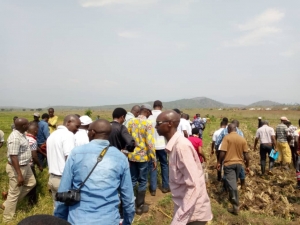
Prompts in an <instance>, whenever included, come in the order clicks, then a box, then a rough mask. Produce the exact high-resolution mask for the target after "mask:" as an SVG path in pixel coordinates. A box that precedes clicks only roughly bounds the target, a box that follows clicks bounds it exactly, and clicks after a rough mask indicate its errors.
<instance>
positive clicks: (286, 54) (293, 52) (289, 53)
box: [280, 43, 300, 58]
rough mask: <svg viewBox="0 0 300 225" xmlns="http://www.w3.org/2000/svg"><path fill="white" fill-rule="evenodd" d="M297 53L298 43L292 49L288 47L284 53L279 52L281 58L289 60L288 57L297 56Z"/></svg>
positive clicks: (299, 45)
mask: <svg viewBox="0 0 300 225" xmlns="http://www.w3.org/2000/svg"><path fill="white" fill-rule="evenodd" d="M299 52H300V43H296V44H294V45H292V47H290V48H289V49H287V50H286V51H284V52H281V53H280V55H281V56H283V57H287V58H290V57H292V56H294V55H296V54H298V53H299Z"/></svg>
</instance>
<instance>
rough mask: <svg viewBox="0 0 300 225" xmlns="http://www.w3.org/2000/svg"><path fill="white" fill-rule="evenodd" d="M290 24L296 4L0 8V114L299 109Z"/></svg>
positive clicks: (118, 0) (189, 1) (298, 31)
mask: <svg viewBox="0 0 300 225" xmlns="http://www.w3.org/2000/svg"><path fill="white" fill-rule="evenodd" d="M299 21H300V1H299V0H289V1H282V0H281V1H276V0H269V1H267V0H264V1H261V0H251V1H230V0H228V1H220V0H219V1H213V0H210V1H208V0H198V1H197V0H182V1H178V0H51V1H41V0H26V1H24V0H2V1H0V29H1V35H0V76H1V79H0V80H1V82H0V84H1V88H0V96H1V98H0V106H22V107H46V106H50V105H52V106H53V105H76V106H96V105H106V104H119V103H120V104H123V103H131V102H146V101H151V100H157V99H160V100H162V101H169V100H177V99H182V98H193V97H202V96H205V97H209V98H212V99H214V100H217V101H221V102H226V103H240V104H250V103H253V102H255V101H259V100H273V101H277V102H281V103H294V102H299V103H300V101H299V95H300V88H299V84H300V24H299Z"/></svg>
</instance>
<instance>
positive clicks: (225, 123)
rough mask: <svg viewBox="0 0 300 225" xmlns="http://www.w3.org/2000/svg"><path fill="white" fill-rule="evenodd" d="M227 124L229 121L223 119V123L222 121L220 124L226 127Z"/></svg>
mask: <svg viewBox="0 0 300 225" xmlns="http://www.w3.org/2000/svg"><path fill="white" fill-rule="evenodd" d="M227 124H228V121H227V122H226V121H224V120H222V121H221V123H220V126H221V127H226V126H227Z"/></svg>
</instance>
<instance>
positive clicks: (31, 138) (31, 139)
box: [26, 134, 38, 165]
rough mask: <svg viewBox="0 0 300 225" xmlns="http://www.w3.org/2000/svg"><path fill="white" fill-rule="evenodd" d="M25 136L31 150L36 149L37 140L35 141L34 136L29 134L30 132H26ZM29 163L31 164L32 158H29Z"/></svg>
mask: <svg viewBox="0 0 300 225" xmlns="http://www.w3.org/2000/svg"><path fill="white" fill-rule="evenodd" d="M26 138H27V140H28V142H29V148H30V150H31V151H36V150H37V147H38V145H37V141H36V137H35V136H33V135H31V134H26ZM30 165H32V159H31V160H30Z"/></svg>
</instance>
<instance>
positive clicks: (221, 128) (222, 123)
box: [211, 120, 228, 181]
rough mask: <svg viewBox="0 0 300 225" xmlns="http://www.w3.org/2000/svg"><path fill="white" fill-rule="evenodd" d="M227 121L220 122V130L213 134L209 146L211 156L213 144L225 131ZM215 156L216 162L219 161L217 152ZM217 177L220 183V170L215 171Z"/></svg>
mask: <svg viewBox="0 0 300 225" xmlns="http://www.w3.org/2000/svg"><path fill="white" fill-rule="evenodd" d="M227 124H228V121H224V120H222V122H221V124H220V128H219V129H218V130H216V131H215V132H214V134H213V137H212V144H211V154H212V155H213V154H214V149H215V143H216V141H217V138H218V136H219V135H220V134H221V132H222V131H223V130H224V129H225V127H226V126H227ZM216 156H217V162H218V161H219V151H218V150H216ZM217 175H218V181H221V178H222V176H221V175H222V170H217Z"/></svg>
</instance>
